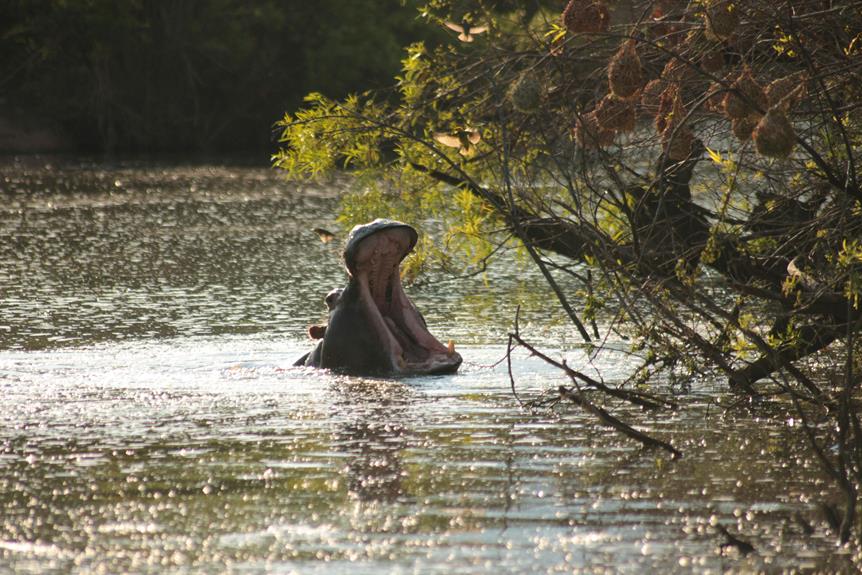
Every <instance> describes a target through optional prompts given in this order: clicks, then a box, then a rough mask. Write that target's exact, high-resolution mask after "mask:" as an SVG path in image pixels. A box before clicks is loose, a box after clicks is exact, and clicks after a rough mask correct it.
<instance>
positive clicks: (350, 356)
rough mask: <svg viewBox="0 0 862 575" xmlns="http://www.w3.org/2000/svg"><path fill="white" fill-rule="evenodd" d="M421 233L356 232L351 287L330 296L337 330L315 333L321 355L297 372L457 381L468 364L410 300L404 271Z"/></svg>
mask: <svg viewBox="0 0 862 575" xmlns="http://www.w3.org/2000/svg"><path fill="white" fill-rule="evenodd" d="M418 237H419V236H418V234H417V233H416V230H415V229H413V228H412V227H410V226H408V225H407V224H404V223H401V222H396V221H393V220H385V219H377V220H374V221H373V222H371V223H369V224H365V225H361V226H356V227H355V228H353V230H351V232H350V235H349V236H348V237H347V245H346V247H345V248H344V255H343V257H344V265H345V267H346V268H347V275H348V281H347V287H345V288H344V289H337V290H333V291H331V292H330V293H329V294H328V295H327V296H326V300H325V301H326V305H327V307H329V323H328V325H326V326H312V327H311V328H310V329H309V334H310V335H311V337H312V338H314V339H320V342H319V343H318V344H317V347H316V348H315V349H314V350H313V351H311V352H309V353H307V354H305V355H304V356H302V357H301V358H300V359H299V360H298V361H297V362H296V363H295V365H305V366H312V367H323V368H328V369H332V370H335V371H340V372H343V373H349V374H353V375H417V374H444V373H454V372H455V371H457V370H458V366H460V365H461V361H462V360H461V356H460V355H459V354H458V353H457V352H456V351H455V346H454V345H453V344H452V342H451V341H450V342H449V345H448V346H446V345H443V344H442V343H440V342H439V341H438V340H437V339H436V338H435V337H434V336H433V335H431V333H430V332H429V331H428V327H427V325H426V324H425V319H424V318H423V317H422V314H420V313H419V311H418V310H417V309H416V307H415V306H414V305H413V302H411V301H410V298H408V297H407V294H406V293H404V288H403V287H402V285H401V275H400V270H399V266H400V264H401V261H402V260H403V259H404V258H405V257H406V256H407V254H409V253H410V252H411V251H412V250H413V248H414V246H415V245H416V240H417V239H418Z"/></svg>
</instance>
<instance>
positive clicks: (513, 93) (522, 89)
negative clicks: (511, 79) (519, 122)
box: [509, 72, 543, 113]
mask: <svg viewBox="0 0 862 575" xmlns="http://www.w3.org/2000/svg"><path fill="white" fill-rule="evenodd" d="M542 96H543V89H542V82H541V81H540V79H539V78H538V77H537V75H536V74H535V73H532V72H524V73H523V74H521V76H520V77H519V78H518V80H517V81H516V82H515V83H514V85H513V86H512V89H511V90H510V91H509V100H510V101H511V102H512V106H513V107H514V108H515V109H516V110H518V111H519V112H523V113H530V112H535V111H536V110H537V109H538V108H539V106H540V105H541V103H542Z"/></svg>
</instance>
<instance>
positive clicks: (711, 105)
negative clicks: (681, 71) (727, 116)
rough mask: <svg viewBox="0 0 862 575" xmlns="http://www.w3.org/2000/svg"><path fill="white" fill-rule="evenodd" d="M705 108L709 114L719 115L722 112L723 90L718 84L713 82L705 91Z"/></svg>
mask: <svg viewBox="0 0 862 575" xmlns="http://www.w3.org/2000/svg"><path fill="white" fill-rule="evenodd" d="M706 95H707V99H706V104H705V108H706V109H707V111H709V112H718V113H721V112H723V111H724V88H723V87H722V86H721V84H720V83H718V82H713V83H712V84H710V85H709V88H707V89H706Z"/></svg>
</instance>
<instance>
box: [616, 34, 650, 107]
mask: <svg viewBox="0 0 862 575" xmlns="http://www.w3.org/2000/svg"><path fill="white" fill-rule="evenodd" d="M644 82H645V78H644V71H643V68H642V67H641V59H640V57H639V56H638V53H637V50H636V49H635V41H634V40H629V41H627V42H625V43H623V45H622V46H620V49H619V50H617V53H616V54H614V57H613V58H611V61H610V63H609V64H608V84H609V85H610V88H611V93H612V94H613V95H614V96H616V97H617V98H631V97H632V96H634V95H635V94H637V92H638V90H640V89H641V87H642V86H643V85H644Z"/></svg>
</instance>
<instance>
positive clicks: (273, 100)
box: [0, 0, 443, 153]
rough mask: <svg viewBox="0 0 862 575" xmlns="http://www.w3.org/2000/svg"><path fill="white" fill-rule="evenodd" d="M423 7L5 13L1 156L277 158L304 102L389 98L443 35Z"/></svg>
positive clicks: (140, 7)
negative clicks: (353, 95) (360, 95)
mask: <svg viewBox="0 0 862 575" xmlns="http://www.w3.org/2000/svg"><path fill="white" fill-rule="evenodd" d="M416 4H417V3H416V2H414V1H413V0H313V1H309V0H171V1H168V2H166V1H163V0H123V1H121V2H118V1H116V0H4V1H3V2H0V128H2V129H5V132H6V133H5V136H6V137H5V140H4V141H3V142H2V143H0V151H2V150H3V148H5V149H6V151H26V149H27V148H30V149H31V150H32V149H39V148H54V149H56V148H60V149H64V150H72V151H88V152H133V153H176V152H188V153H199V152H204V153H225V152H228V153H230V152H246V153H268V152H271V151H273V150H274V149H275V143H274V141H273V140H274V136H273V130H272V125H273V123H274V122H275V121H276V120H278V119H279V118H280V117H281V116H282V115H283V114H284V112H285V111H288V110H294V109H295V108H297V107H299V106H300V105H301V102H302V98H303V96H304V95H305V94H306V93H308V92H310V91H319V92H322V93H324V94H326V95H328V96H331V97H342V96H344V95H345V94H347V93H350V92H354V91H362V90H367V89H375V88H379V87H384V86H388V85H391V84H392V82H393V79H392V78H393V77H394V75H395V74H396V72H397V70H398V68H399V61H400V58H401V57H402V54H403V52H402V48H403V47H404V46H406V45H407V44H409V43H410V42H412V41H414V40H418V39H431V36H435V35H441V34H443V32H442V31H440V30H433V29H429V28H430V27H429V26H428V25H427V23H425V22H422V21H420V20H418V19H417V16H418V12H417V10H416ZM37 132H38V133H41V134H43V137H42V138H36V139H35V140H34V139H33V138H31V137H29V136H32V135H33V134H34V133H37ZM16 148H17V150H16Z"/></svg>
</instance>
